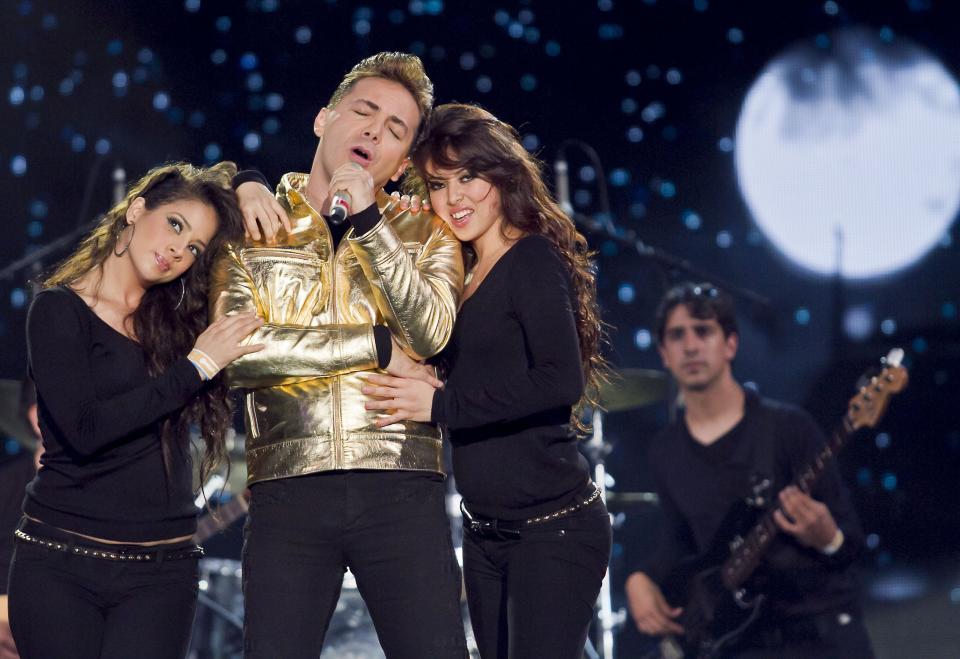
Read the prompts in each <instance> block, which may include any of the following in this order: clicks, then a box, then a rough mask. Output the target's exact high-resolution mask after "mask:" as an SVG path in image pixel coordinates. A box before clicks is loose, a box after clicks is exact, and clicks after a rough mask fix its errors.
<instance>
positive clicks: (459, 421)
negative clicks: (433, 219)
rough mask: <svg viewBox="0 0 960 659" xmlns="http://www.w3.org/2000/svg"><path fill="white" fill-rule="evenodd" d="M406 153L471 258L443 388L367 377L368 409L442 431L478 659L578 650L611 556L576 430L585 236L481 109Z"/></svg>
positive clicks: (587, 273) (435, 125)
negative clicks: (457, 504) (460, 522)
mask: <svg viewBox="0 0 960 659" xmlns="http://www.w3.org/2000/svg"><path fill="white" fill-rule="evenodd" d="M413 160H414V163H415V165H416V167H417V169H418V170H419V172H421V173H422V175H423V178H424V180H425V182H426V186H427V190H428V191H429V195H430V203H431V204H432V205H433V208H434V209H435V210H436V212H437V213H438V214H439V215H440V216H441V217H442V218H443V219H444V220H445V221H446V222H447V223H448V224H449V225H450V227H451V229H452V230H453V232H454V233H455V234H456V235H457V237H458V238H459V239H460V240H461V241H463V242H464V243H467V244H468V248H469V250H470V251H471V252H472V256H473V257H474V265H473V267H472V271H471V274H470V278H469V279H468V281H467V284H466V288H465V290H464V299H463V303H462V306H461V308H460V312H459V316H458V318H457V323H456V326H455V327H454V331H453V336H452V338H451V341H450V344H449V346H447V348H446V349H445V350H444V352H443V353H442V355H441V360H442V362H443V365H444V366H445V367H446V371H447V376H448V377H447V381H446V384H445V385H444V386H442V387H439V388H437V389H434V388H433V387H432V386H431V385H430V384H427V383H425V382H423V381H419V380H411V379H401V378H393V377H390V376H384V375H374V376H370V378H369V382H370V385H368V387H366V388H365V392H366V393H368V394H369V395H370V396H371V397H375V398H374V399H373V400H371V401H370V402H369V403H368V404H367V407H368V408H369V409H378V410H386V412H385V414H384V416H383V417H382V418H381V419H380V420H379V422H378V424H379V425H381V426H382V425H387V424H390V423H397V422H401V421H403V420H406V419H413V420H416V421H427V420H432V421H434V422H436V423H441V424H444V425H445V426H447V427H448V428H449V430H450V438H451V443H452V445H453V468H454V475H455V476H456V481H457V487H458V489H459V490H460V493H461V494H462V495H463V504H464V505H463V512H464V529H465V533H464V551H463V560H464V576H465V580H466V586H467V599H468V602H469V606H470V617H471V620H472V622H473V627H474V632H475V634H476V637H477V642H478V645H479V648H480V653H481V656H483V657H484V659H495V658H507V657H509V658H510V659H520V658H527V657H529V658H531V659H532V658H542V657H551V659H564V658H566V657H569V658H571V659H572V658H574V657H580V656H581V653H582V651H583V647H584V641H585V639H586V635H587V629H588V627H589V624H590V620H591V618H592V615H593V604H594V602H595V600H596V597H597V594H598V592H599V589H600V584H601V581H602V579H603V575H604V572H605V569H606V565H607V560H608V558H609V552H610V523H609V518H608V516H607V512H606V510H605V508H604V506H603V502H602V501H601V499H600V498H599V494H598V492H597V490H596V487H595V486H594V484H593V483H592V482H591V481H590V477H589V470H588V466H587V464H586V461H585V460H584V459H583V457H582V456H581V455H580V454H579V452H578V451H577V446H576V441H577V438H576V434H575V432H574V429H573V428H571V426H574V425H576V426H579V420H578V419H579V415H578V414H577V413H576V411H577V409H576V408H579V406H580V405H581V404H582V403H584V402H589V400H588V399H589V395H587V396H585V391H586V392H588V393H589V392H591V391H595V390H596V382H597V377H598V369H599V368H602V366H603V364H602V360H601V358H600V356H599V350H598V349H599V343H600V336H601V321H600V317H599V310H598V307H597V301H596V289H595V284H594V277H593V273H592V271H591V268H590V264H589V261H588V252H587V245H586V240H585V239H584V238H583V236H582V235H580V234H579V233H577V231H576V229H575V227H574V225H573V222H572V221H571V220H570V218H569V217H567V216H566V215H565V214H564V213H563V211H561V210H560V208H559V207H558V206H557V204H556V202H555V201H554V200H553V199H552V198H551V197H550V196H549V194H548V192H547V188H546V186H545V185H544V183H543V180H542V179H541V176H540V169H539V164H538V163H537V162H536V161H535V160H534V159H533V158H532V157H531V156H530V155H529V154H528V153H527V152H526V150H525V149H524V148H523V146H522V145H521V143H520V140H519V138H518V135H517V133H516V131H515V130H514V129H513V128H512V127H510V126H509V125H507V124H505V123H503V122H501V121H499V120H497V119H496V118H495V117H494V116H492V115H491V114H490V113H488V112H486V111H485V110H482V109H480V108H478V107H475V106H470V105H459V104H452V105H445V106H441V107H438V108H437V109H436V110H435V111H434V114H433V117H432V118H431V120H430V122H429V123H428V125H427V128H426V132H425V137H424V141H423V142H422V143H421V145H420V146H419V147H418V149H417V150H416V151H415V152H414V155H413ZM394 348H395V349H396V346H395V347H394ZM437 384H439V382H438V383H437Z"/></svg>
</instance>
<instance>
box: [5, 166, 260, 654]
mask: <svg viewBox="0 0 960 659" xmlns="http://www.w3.org/2000/svg"><path fill="white" fill-rule="evenodd" d="M235 172H236V168H235V167H234V166H233V164H232V163H221V164H219V165H216V166H214V167H211V168H209V169H206V170H203V169H197V168H194V167H192V166H190V165H185V164H174V165H167V166H163V167H159V168H156V169H154V170H152V171H151V172H149V173H148V174H147V175H146V176H145V177H144V178H142V179H141V180H140V181H138V182H137V183H136V184H134V185H133V186H132V188H131V189H130V191H129V193H128V194H127V196H126V198H125V199H124V200H123V201H121V202H120V203H119V204H117V205H116V206H115V207H114V208H113V209H111V210H110V211H109V212H108V213H107V215H106V216H105V217H104V219H103V220H102V221H101V222H100V224H99V225H98V226H97V228H96V229H94V231H93V232H92V233H91V234H90V235H89V236H88V237H87V238H86V239H85V240H84V241H83V242H82V243H81V245H80V246H79V248H78V249H77V251H76V252H74V254H73V255H71V256H70V257H68V258H67V259H66V260H65V261H64V262H63V263H62V264H61V265H60V266H59V268H58V269H57V270H56V271H55V272H54V274H53V275H52V276H51V277H49V278H48V279H47V280H46V282H45V285H46V288H45V290H43V291H42V292H41V293H40V294H38V295H37V297H36V299H35V300H34V301H33V304H32V305H31V307H30V312H29V314H28V317H27V342H28V349H29V359H30V373H31V375H32V376H33V379H34V381H35V382H36V388H37V402H38V412H39V421H40V429H41V431H42V434H43V444H44V448H45V452H44V455H43V458H42V466H41V468H40V471H39V472H38V474H37V476H36V478H35V479H34V480H33V482H32V483H31V484H30V485H29V486H28V488H27V496H26V499H25V500H24V506H23V510H24V517H23V519H22V520H21V523H20V526H19V527H18V529H17V532H16V540H17V542H16V548H15V552H14V557H13V564H12V567H11V570H10V584H9V590H10V624H11V628H12V630H13V635H14V639H15V641H16V644H17V647H18V649H19V651H20V655H21V656H22V657H23V659H34V658H36V659H48V658H51V657H71V658H86V657H90V658H94V657H104V658H106V657H112V658H116V659H121V658H122V659H127V658H129V657H156V658H158V659H159V658H171V659H172V658H174V657H182V656H184V654H185V653H186V649H187V643H188V641H189V636H190V626H191V624H192V621H193V613H194V609H195V607H196V595H197V558H198V557H199V556H200V554H201V553H202V552H201V550H200V549H199V548H198V547H197V546H196V545H194V544H193V543H192V541H191V537H192V536H193V533H194V531H195V529H196V512H197V510H196V508H195V506H194V504H193V496H192V491H193V487H192V482H191V479H192V470H191V462H192V460H191V454H190V442H189V429H190V426H191V425H196V426H198V427H199V430H200V433H201V435H202V437H203V441H204V443H205V451H204V455H203V459H202V462H201V466H200V473H201V476H202V477H204V476H207V475H209V474H210V473H211V471H213V470H214V469H216V468H217V466H218V465H219V464H220V463H221V462H222V461H223V459H224V457H225V447H224V435H225V432H226V430H227V428H228V427H229V424H230V421H231V415H230V410H229V406H228V404H227V400H226V398H225V388H224V386H223V384H222V383H221V382H220V379H219V378H215V376H216V374H217V371H218V370H219V368H220V367H222V366H224V365H226V364H228V363H229V362H231V361H232V360H234V359H236V358H237V357H239V356H240V355H242V354H246V353H248V352H252V351H255V350H258V349H260V346H243V345H241V342H242V340H243V339H244V338H245V337H246V336H247V335H248V334H249V333H250V332H251V331H253V329H255V328H256V327H257V326H259V324H260V321H259V320H257V319H256V318H254V317H253V316H252V315H247V316H235V317H232V318H227V319H223V320H221V321H218V322H217V323H214V324H213V325H211V326H210V327H207V272H208V269H209V266H210V264H211V263H212V261H213V257H214V255H215V253H216V252H217V249H218V248H219V246H220V245H221V244H222V243H223V242H224V241H226V240H235V239H239V238H240V237H241V235H242V231H243V228H242V224H241V222H242V220H241V216H240V213H239V210H238V208H237V204H236V200H235V197H234V194H233V192H232V190H231V189H230V180H231V176H232V175H233V174H234V173H235Z"/></svg>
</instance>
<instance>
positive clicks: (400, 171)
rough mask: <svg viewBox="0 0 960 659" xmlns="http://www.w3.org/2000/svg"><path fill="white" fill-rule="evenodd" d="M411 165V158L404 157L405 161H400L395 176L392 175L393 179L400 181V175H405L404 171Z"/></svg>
mask: <svg viewBox="0 0 960 659" xmlns="http://www.w3.org/2000/svg"><path fill="white" fill-rule="evenodd" d="M409 166H410V158H404V159H403V162H402V163H400V166H399V167H397V171H396V172H394V173H393V176H391V177H390V180H391V181H394V182H396V181H399V180H400V177H401V176H403V173H404V172H405V171H407V167H409Z"/></svg>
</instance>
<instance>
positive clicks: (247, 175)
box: [230, 169, 270, 190]
mask: <svg viewBox="0 0 960 659" xmlns="http://www.w3.org/2000/svg"><path fill="white" fill-rule="evenodd" d="M250 182H256V183H260V184H262V185H263V186H264V187H266V188H269V187H270V183H269V182H268V181H267V177H266V176H264V175H263V174H262V173H260V171H259V170H257V169H243V170H240V171H239V172H237V173H236V175H235V176H234V177H233V180H232V181H231V182H230V185H231V186H233V189H234V190H236V189H237V188H239V187H240V186H241V185H243V184H244V183H250Z"/></svg>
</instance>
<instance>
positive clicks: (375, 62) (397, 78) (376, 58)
mask: <svg viewBox="0 0 960 659" xmlns="http://www.w3.org/2000/svg"><path fill="white" fill-rule="evenodd" d="M363 78H383V79H385V80H391V81H393V82H396V83H398V84H400V85H403V87H404V89H406V90H407V91H408V92H410V95H411V96H413V100H414V101H416V103H417V109H418V110H419V111H420V124H419V125H418V126H417V132H416V134H415V135H414V139H413V142H412V143H411V145H410V146H411V148H413V146H414V145H415V144H416V143H417V141H418V140H419V138H420V135H421V133H422V132H423V127H424V125H425V124H426V123H427V119H429V118H430V111H431V110H432V109H433V82H431V80H430V78H429V77H427V72H426V70H425V69H424V68H423V62H422V61H420V58H419V57H417V56H416V55H411V54H409V53H396V52H386V53H377V54H376V55H371V56H370V57H368V58H366V59H364V60H363V61H361V62H359V63H358V64H357V65H356V66H354V67H353V68H352V69H350V72H349V73H347V75H345V76H344V77H343V80H341V81H340V84H339V85H337V88H336V89H335V90H334V92H333V96H331V97H330V102H329V103H328V104H327V107H331V108H332V107H334V106H335V105H337V103H339V102H340V101H342V100H343V97H344V96H346V95H347V94H348V93H349V92H350V90H351V89H352V88H353V86H354V85H355V84H357V81H359V80H362V79H363Z"/></svg>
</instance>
